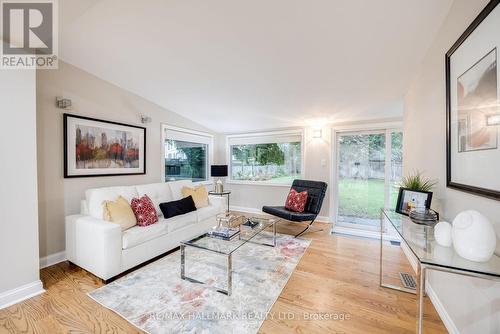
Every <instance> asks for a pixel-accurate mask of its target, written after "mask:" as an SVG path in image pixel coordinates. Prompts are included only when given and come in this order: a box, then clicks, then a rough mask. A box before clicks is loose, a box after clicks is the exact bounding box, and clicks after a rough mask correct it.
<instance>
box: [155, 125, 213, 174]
mask: <svg viewBox="0 0 500 334" xmlns="http://www.w3.org/2000/svg"><path fill="white" fill-rule="evenodd" d="M163 133H164V151H165V152H164V158H165V160H164V161H165V169H164V170H165V172H164V177H165V182H169V181H175V180H192V181H193V182H203V181H208V178H209V174H208V166H209V165H210V161H211V150H212V142H213V138H212V136H211V135H209V134H201V133H198V132H194V131H190V130H184V129H178V128H172V127H168V126H164V128H163Z"/></svg>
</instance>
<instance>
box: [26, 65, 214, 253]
mask: <svg viewBox="0 0 500 334" xmlns="http://www.w3.org/2000/svg"><path fill="white" fill-rule="evenodd" d="M59 64H60V65H59V69H58V70H39V71H38V72H37V86H38V89H37V103H38V106H37V111H38V117H37V131H38V134H37V137H38V173H39V181H38V185H39V220H40V225H39V231H40V257H45V256H47V255H51V254H55V253H58V252H61V251H64V249H65V240H64V217H65V216H66V215H69V214H75V213H78V212H79V210H80V200H81V199H83V198H84V192H85V190H86V189H89V188H93V187H104V186H116V185H133V184H141V183H148V182H160V181H161V145H160V142H161V123H168V124H171V125H175V126H179V127H186V128H189V129H193V130H200V131H206V132H210V131H209V130H207V129H206V128H204V127H203V126H201V125H198V124H196V123H193V122H192V121H190V120H188V119H186V118H184V117H182V116H180V115H179V114H176V113H174V112H171V111H169V110H165V109H163V108H161V107H159V106H158V105H155V104H153V103H151V102H148V101H147V100H145V99H142V98H140V97H139V96H137V95H134V94H132V93H130V92H127V91H125V90H123V89H120V88H119V87H117V86H114V85H112V84H110V83H108V82H105V81H103V80H101V79H99V78H97V77H95V76H93V75H91V74H89V73H87V72H85V71H82V70H80V69H78V68H76V67H74V66H72V65H69V64H66V63H64V62H60V63H59ZM110 66H112V64H110ZM56 96H64V97H66V98H70V99H71V100H72V101H73V107H72V110H70V111H68V113H72V114H78V115H85V116H89V117H95V118H99V119H105V120H111V121H117V122H122V123H129V124H136V125H141V123H140V119H139V115H140V114H146V115H149V116H151V117H152V119H153V121H152V123H150V124H147V125H146V128H147V174H146V175H140V176H113V177H89V178H77V179H64V178H63V118H62V114H63V113H64V110H62V109H58V108H56V107H55V99H56ZM20 128H21V127H20Z"/></svg>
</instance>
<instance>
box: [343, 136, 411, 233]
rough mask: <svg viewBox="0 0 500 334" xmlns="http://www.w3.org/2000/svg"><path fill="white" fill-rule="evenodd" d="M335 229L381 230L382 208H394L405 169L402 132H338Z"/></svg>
mask: <svg viewBox="0 0 500 334" xmlns="http://www.w3.org/2000/svg"><path fill="white" fill-rule="evenodd" d="M335 137H336V149H337V152H336V154H337V166H336V168H337V173H336V175H337V185H336V186H337V196H336V198H335V199H334V201H335V205H336V212H337V219H336V224H335V226H336V227H340V228H344V229H346V228H347V229H351V228H353V229H363V230H366V231H373V232H375V231H377V230H378V229H379V224H380V222H379V217H380V208H384V207H385V208H387V207H394V206H395V202H396V199H397V191H398V183H399V181H400V179H401V170H402V139H403V136H402V132H401V131H399V130H378V131H364V132H338V133H337V134H336V136H335Z"/></svg>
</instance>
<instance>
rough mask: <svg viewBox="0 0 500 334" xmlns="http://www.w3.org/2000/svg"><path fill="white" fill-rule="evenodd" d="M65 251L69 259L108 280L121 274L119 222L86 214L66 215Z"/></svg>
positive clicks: (120, 232)
mask: <svg viewBox="0 0 500 334" xmlns="http://www.w3.org/2000/svg"><path fill="white" fill-rule="evenodd" d="M66 252H67V258H68V260H69V261H71V262H73V263H75V264H76V265H78V266H80V267H82V268H84V269H86V270H88V271H90V272H91V273H93V274H94V275H96V276H98V277H100V278H102V279H108V278H111V277H113V276H116V275H118V274H119V273H120V265H121V255H122V230H121V227H120V225H118V224H114V223H111V222H107V221H104V220H101V219H96V218H94V217H91V216H86V215H73V216H68V217H66Z"/></svg>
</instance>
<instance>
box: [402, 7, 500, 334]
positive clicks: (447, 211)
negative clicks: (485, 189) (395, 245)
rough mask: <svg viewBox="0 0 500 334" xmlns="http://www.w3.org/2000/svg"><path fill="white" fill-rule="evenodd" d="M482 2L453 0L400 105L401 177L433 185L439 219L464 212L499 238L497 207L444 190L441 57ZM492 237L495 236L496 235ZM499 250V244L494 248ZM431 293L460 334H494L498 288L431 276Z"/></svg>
mask: <svg viewBox="0 0 500 334" xmlns="http://www.w3.org/2000/svg"><path fill="white" fill-rule="evenodd" d="M487 3H488V0H477V1H470V0H456V1H455V2H454V4H453V6H452V8H451V10H450V13H449V16H448V17H447V19H446V21H445V23H444V24H443V26H442V28H441V30H440V32H439V34H438V35H437V37H436V39H435V41H434V43H433V45H432V47H431V48H430V50H429V51H428V54H427V56H426V58H425V61H424V63H423V67H422V71H421V73H420V75H419V76H418V78H417V79H416V80H415V82H414V83H413V85H412V86H411V89H410V90H409V91H408V93H407V96H406V99H405V116H404V124H405V128H404V136H405V140H404V167H405V173H408V172H410V171H414V170H417V169H418V170H420V171H422V172H425V174H426V175H427V176H429V177H432V178H436V179H438V180H439V185H438V186H437V188H436V189H435V198H436V199H437V200H438V201H439V202H440V204H441V208H442V210H443V211H444V215H443V216H444V217H448V219H450V220H451V219H453V218H454V217H455V216H456V214H457V213H459V212H460V211H462V210H466V209H476V210H478V211H480V212H482V213H483V214H485V215H486V216H487V217H488V218H489V219H490V220H491V221H492V222H493V223H494V224H495V226H496V229H497V232H500V216H499V212H500V202H498V201H493V200H490V199H486V198H483V197H479V196H474V195H470V194H467V193H464V192H459V191H456V190H452V189H448V188H446V155H445V154H446V132H445V129H446V111H445V110H446V104H445V103H446V101H445V68H444V55H445V53H446V52H447V51H448V49H449V48H450V47H451V46H452V45H453V43H454V42H455V41H456V40H457V39H458V37H459V36H460V35H461V34H462V33H463V32H464V31H465V29H466V28H467V26H468V25H469V24H470V23H471V22H472V21H473V20H474V18H475V17H476V16H477V15H478V13H479V12H480V11H481V10H482V8H484V6H485V5H486V4H487ZM497 234H498V233H497ZM498 244H499V246H500V242H499V243H498ZM431 283H432V287H433V289H434V290H435V291H436V292H437V294H438V296H439V297H440V300H441V301H442V303H443V304H444V306H445V308H446V310H447V311H448V313H449V315H450V317H451V319H452V320H453V322H454V323H455V325H456V326H457V328H458V329H459V330H460V331H461V332H462V333H494V332H496V333H498V332H499V331H500V311H499V310H498V307H496V308H495V304H497V301H498V298H500V284H490V283H488V282H486V281H480V280H469V279H462V278H456V277H454V276H450V275H434V277H433V279H432V282H431Z"/></svg>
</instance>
